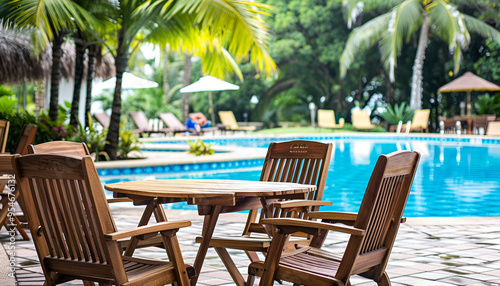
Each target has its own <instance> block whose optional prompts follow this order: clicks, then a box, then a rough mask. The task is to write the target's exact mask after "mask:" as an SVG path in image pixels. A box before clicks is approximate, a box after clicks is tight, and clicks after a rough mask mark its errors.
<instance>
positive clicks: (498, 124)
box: [486, 121, 500, 136]
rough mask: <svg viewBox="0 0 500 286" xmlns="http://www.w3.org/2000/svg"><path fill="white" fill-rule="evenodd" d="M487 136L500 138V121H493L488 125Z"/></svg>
mask: <svg viewBox="0 0 500 286" xmlns="http://www.w3.org/2000/svg"><path fill="white" fill-rule="evenodd" d="M486 135H494V136H500V121H491V122H490V123H488V130H487V131H486Z"/></svg>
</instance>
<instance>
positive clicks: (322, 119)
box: [318, 109, 344, 129]
mask: <svg viewBox="0 0 500 286" xmlns="http://www.w3.org/2000/svg"><path fill="white" fill-rule="evenodd" d="M318 126H319V127H322V128H331V129H340V128H344V118H340V119H339V124H336V123H335V111H333V110H331V109H318Z"/></svg>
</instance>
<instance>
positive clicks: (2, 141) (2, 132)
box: [0, 120, 10, 153]
mask: <svg viewBox="0 0 500 286" xmlns="http://www.w3.org/2000/svg"><path fill="white" fill-rule="evenodd" d="M9 126H10V122H9V121H5V120H0V153H5V146H7V138H8V136H9Z"/></svg>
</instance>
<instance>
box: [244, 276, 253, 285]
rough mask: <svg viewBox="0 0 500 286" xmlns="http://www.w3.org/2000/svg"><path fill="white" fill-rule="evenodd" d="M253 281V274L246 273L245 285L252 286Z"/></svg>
mask: <svg viewBox="0 0 500 286" xmlns="http://www.w3.org/2000/svg"><path fill="white" fill-rule="evenodd" d="M254 283H255V275H252V274H248V279H247V284H246V286H253V284H254Z"/></svg>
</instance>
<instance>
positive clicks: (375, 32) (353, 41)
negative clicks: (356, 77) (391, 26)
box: [340, 13, 391, 77]
mask: <svg viewBox="0 0 500 286" xmlns="http://www.w3.org/2000/svg"><path fill="white" fill-rule="evenodd" d="M390 18H391V13H386V14H383V15H380V16H378V17H376V18H374V19H372V20H370V21H368V22H366V23H365V24H363V25H362V26H360V27H357V28H355V29H354V30H352V32H351V33H350V34H349V38H348V39H347V42H346V44H345V47H344V51H343V52H342V56H341V57H340V74H341V76H342V77H344V76H345V74H346V72H347V69H349V67H350V66H351V64H352V63H353V62H354V59H355V57H356V54H358V53H359V52H361V51H363V50H366V49H367V48H369V47H371V46H372V45H374V44H375V43H376V42H377V41H378V40H380V39H381V37H382V35H383V34H384V33H386V32H387V26H388V23H389V20H390Z"/></svg>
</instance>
